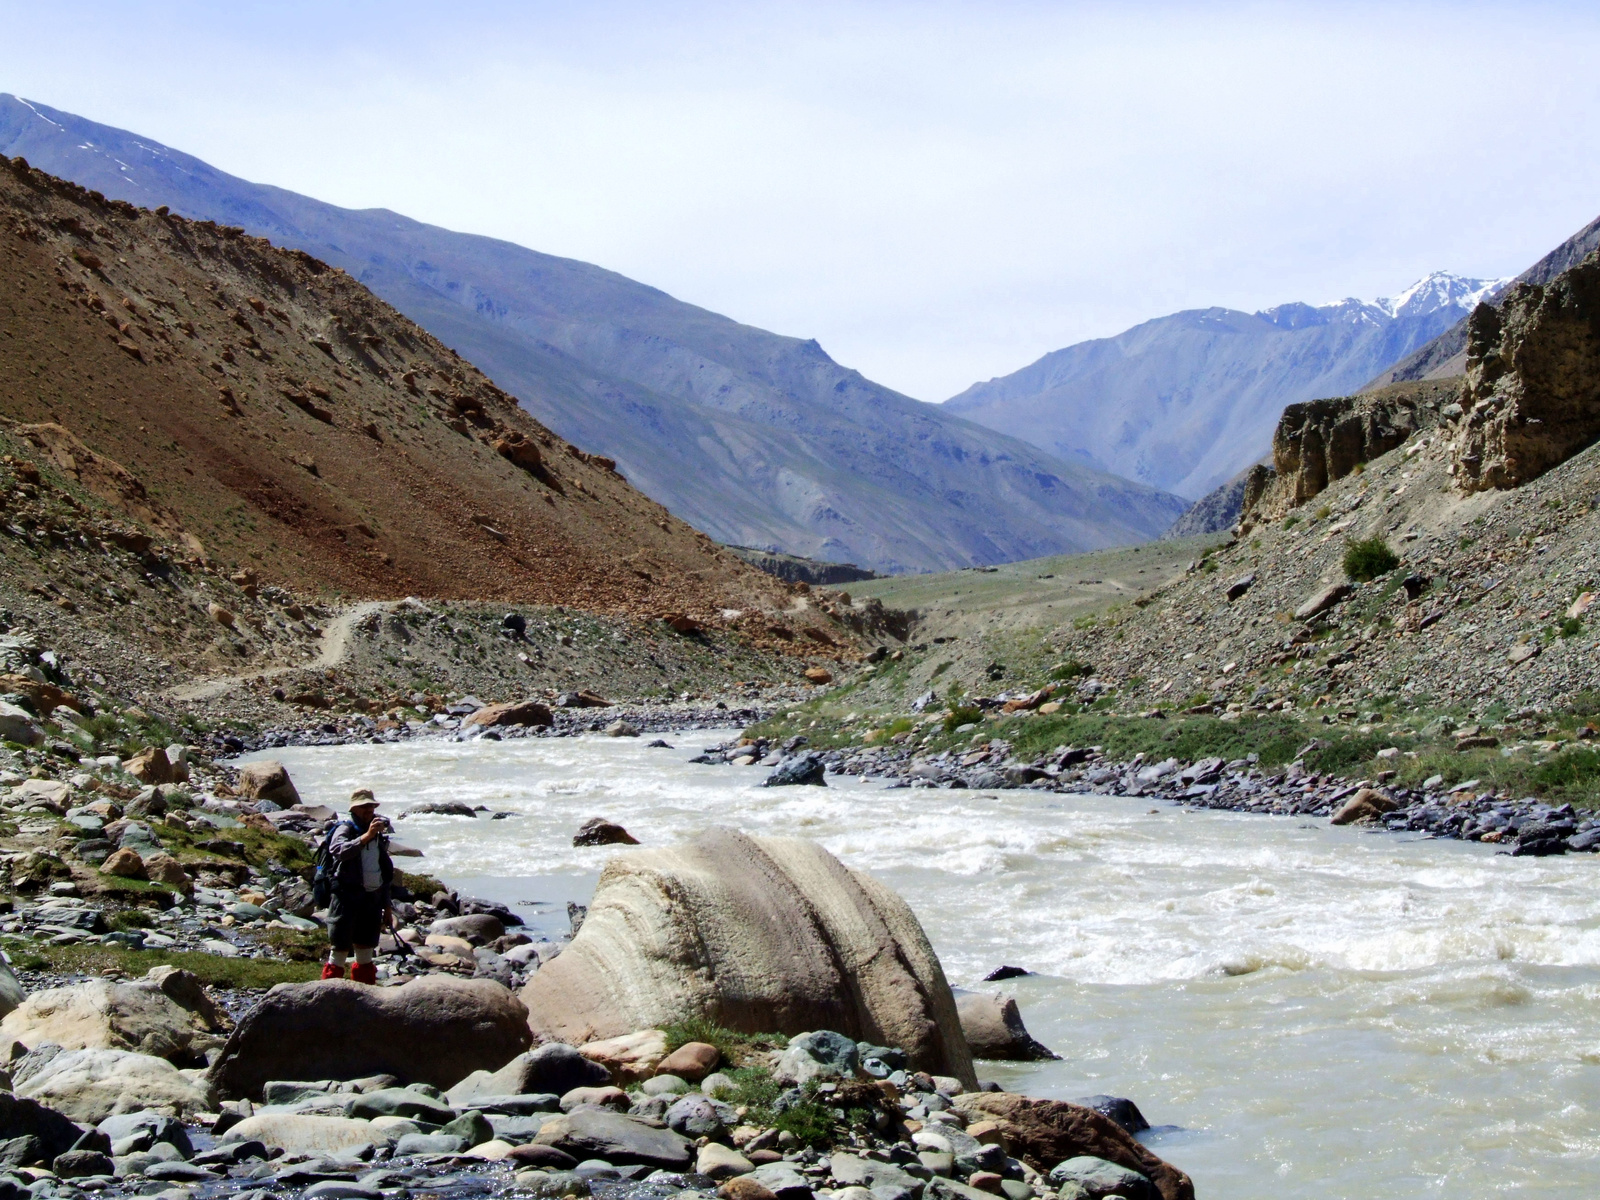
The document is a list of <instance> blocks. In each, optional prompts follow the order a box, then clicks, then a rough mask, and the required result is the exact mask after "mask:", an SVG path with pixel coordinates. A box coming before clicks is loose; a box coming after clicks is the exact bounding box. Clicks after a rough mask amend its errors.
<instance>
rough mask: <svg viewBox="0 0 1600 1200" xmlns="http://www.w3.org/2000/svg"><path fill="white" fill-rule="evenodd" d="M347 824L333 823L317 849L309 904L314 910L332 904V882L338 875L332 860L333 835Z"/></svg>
mask: <svg viewBox="0 0 1600 1200" xmlns="http://www.w3.org/2000/svg"><path fill="white" fill-rule="evenodd" d="M349 824H350V822H349V821H335V822H334V823H333V824H332V825H330V826H329V827H328V833H327V836H326V837H324V838H323V839H322V844H321V845H320V846H318V847H317V856H316V864H317V870H316V874H315V875H313V876H312V878H311V903H312V905H313V906H314V907H316V908H327V907H328V905H330V904H332V903H333V881H334V877H335V876H336V875H337V874H338V873H339V864H338V863H336V862H334V860H333V851H332V846H333V835H334V834H335V833H337V832H338V831H339V826H341V825H349Z"/></svg>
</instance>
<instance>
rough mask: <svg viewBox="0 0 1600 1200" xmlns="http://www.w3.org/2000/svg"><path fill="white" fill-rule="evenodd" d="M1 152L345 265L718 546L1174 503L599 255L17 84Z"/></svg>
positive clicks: (1165, 513) (887, 541) (968, 528)
mask: <svg viewBox="0 0 1600 1200" xmlns="http://www.w3.org/2000/svg"><path fill="white" fill-rule="evenodd" d="M0 151H3V152H6V153H11V154H21V155H25V156H26V157H27V158H28V159H29V160H30V161H32V162H34V163H35V164H38V165H42V166H44V167H45V168H46V169H48V170H51V171H53V172H55V173H57V174H59V175H62V176H65V177H68V178H71V179H74V180H76V181H78V182H79V183H82V184H84V185H86V186H90V187H94V188H97V189H99V190H100V191H102V192H104V193H105V194H106V195H108V196H113V197H117V198H122V199H127V200H132V201H136V202H138V203H141V204H144V205H148V206H152V207H154V206H157V205H170V206H171V207H172V208H173V209H174V210H176V211H177V212H180V213H184V214H186V215H188V216H192V217H198V218H207V219H212V220H218V221H222V222H225V223H227V224H229V225H237V226H240V227H242V228H244V229H247V230H248V231H250V232H251V233H253V234H258V235H263V236H266V237H269V238H271V239H272V240H273V241H274V242H275V243H277V244H279V245H283V246H292V247H297V248H299V249H301V250H304V251H308V252H310V253H312V254H315V255H316V256H317V257H318V258H320V259H322V260H324V261H327V262H329V263H333V264H336V265H338V266H340V267H343V268H345V269H346V270H348V271H349V272H350V273H351V274H352V275H353V276H354V277H356V278H357V279H359V280H360V281H361V282H362V283H364V284H366V285H367V286H369V287H371V288H372V289H373V291H375V292H377V293H378V294H379V295H381V296H382V297H383V298H384V299H385V300H387V301H388V302H389V303H391V304H393V305H395V306H396V307H397V308H398V309H400V310H401V311H403V312H404V313H406V314H407V315H408V316H409V317H411V318H412V319H413V320H415V321H416V322H417V323H418V324H420V325H422V326H423V327H424V328H426V329H428V330H430V331H431V332H432V333H433V334H435V335H437V336H438V337H439V338H440V339H442V340H443V341H444V342H445V343H446V344H448V345H450V346H452V347H454V348H455V349H456V350H459V351H460V352H461V353H462V354H464V355H465V356H467V357H468V358H470V359H471V360H472V361H473V362H475V363H477V364H478V365H479V366H481V367H482V368H483V369H484V370H486V371H488V372H489V373H490V374H491V375H492V376H493V377H494V379H495V380H496V381H498V382H499V383H500V384H501V385H502V386H503V387H505V388H507V389H509V390H511V391H513V392H515V393H516V394H517V396H518V397H519V398H520V400H521V402H522V403H523V404H524V405H525V406H526V407H527V408H528V409H529V410H530V411H531V412H533V413H534V414H535V415H536V416H538V417H539V418H540V419H541V420H542V421H544V422H545V423H546V424H547V425H548V426H549V427H550V428H552V429H555V430H557V431H558V432H559V433H561V434H562V435H563V436H565V437H568V438H571V439H573V440H574V441H577V442H579V443H581V444H582V445H584V446H587V447H590V448H591V449H594V450H597V451H599V452H602V453H604V454H606V455H609V456H610V457H612V458H614V459H615V460H616V461H617V462H618V464H619V465H620V468H621V470H622V472H623V473H624V474H625V475H626V476H627V477H628V478H629V479H630V480H632V481H633V482H634V483H635V484H636V485H637V486H638V487H639V488H640V489H641V490H642V491H643V492H644V493H645V494H647V495H649V496H651V497H654V498H655V499H656V500H659V501H661V502H662V503H664V504H666V505H667V506H668V507H670V508H671V509H672V511H673V512H675V513H677V514H679V515H680V516H682V517H683V518H684V519H686V520H688V521H689V522H690V523H692V524H693V525H694V526H696V527H697V528H699V529H702V530H704V531H705V532H706V533H708V534H710V535H711V536H713V537H715V538H717V539H718V540H719V541H723V542H727V543H731V544H736V545H759V546H771V547H774V548H776V549H780V550H783V551H787V552H790V553H794V554H799V555H804V556H807V557H811V558H821V559H826V560H830V561H845V560H848V561H852V562H856V563H860V564H862V565H863V566H866V567H869V568H871V569H873V570H878V571H906V570H913V571H919V570H938V569H944V568H949V567H959V566H965V565H968V564H971V563H989V562H1003V561H1009V560H1012V559H1019V558H1030V557H1036V556H1038V555H1043V554H1051V553H1062V552H1068V551H1074V550H1084V549H1091V548H1095V547H1102V546H1112V545H1122V544H1126V543H1129V542H1137V541H1143V540H1145V539H1148V538H1151V537H1154V536H1155V535H1156V534H1158V533H1160V532H1161V530H1162V529H1164V528H1165V527H1166V526H1168V525H1170V524H1171V523H1172V521H1173V519H1174V518H1175V517H1176V516H1177V515H1178V513H1179V512H1180V511H1181V510H1182V507H1183V505H1182V501H1180V500H1179V499H1177V498H1176V497H1173V496H1171V495H1168V494H1166V493H1164V492H1162V491H1159V490H1157V489H1155V488H1151V487H1149V486H1146V485H1143V484H1138V483H1133V482H1130V481H1128V480H1125V479H1120V478H1117V477H1115V476H1112V475H1108V474H1105V473H1103V472H1102V471H1099V470H1093V469H1089V468H1087V467H1084V466H1082V465H1079V464H1077V463H1069V462H1064V461H1062V460H1060V459H1058V458H1054V457H1052V456H1051V455H1050V454H1048V453H1045V452H1042V451H1040V450H1038V449H1036V448H1035V447H1033V446H1030V445H1028V444H1027V443H1025V442H1023V441H1018V440H1014V439H1012V438H1010V437H1006V436H1003V435H1001V434H997V433H995V432H994V431H992V430H988V429H984V428H982V427H981V426H978V425H973V424H971V423H969V422H967V421H964V420H961V419H959V418H957V417H955V416H953V415H952V414H951V413H949V412H945V411H942V410H941V409H940V408H939V407H938V406H935V405H928V404H922V403H919V402H917V401H915V400H911V399H910V398H908V397H905V396H902V395H899V394H898V393H896V392H893V391H890V390H889V389H887V388H884V387H882V386H880V385H878V384H875V383H873V382H872V381H871V380H868V379H865V378H863V377H862V376H861V375H860V374H858V373H857V372H855V371H851V370H848V369H847V368H844V367H841V366H840V365H839V364H837V363H835V362H833V360H832V359H830V358H829V357H828V356H827V354H826V353H824V352H823V350H822V348H821V347H820V346H818V345H817V344H816V343H815V342H814V341H803V340H800V339H797V338H788V337H780V336H778V335H776V334H772V333H768V332H766V331H764V330H760V329H755V328H752V327H750V326H747V325H741V324H739V323H737V322H735V321H731V320H729V319H728V318H726V317H722V316H719V315H717V314H715V313H711V312H707V311H706V310H704V309H700V308H696V307H694V306H693V305H689V304H684V303H682V302H681V301H678V300H675V299H673V298H672V297H670V296H668V295H666V294H665V293H663V292H660V291H658V290H656V289H654V288H650V287H646V286H644V285H642V284H639V283H635V282H634V281H632V280H629V279H626V278H624V277H623V276H620V275H617V274H614V273H612V272H609V271H605V270H602V269H600V268H598V267H594V266H590V265H589V264H586V263H581V262H574V261H572V260H570V259H561V258H555V257H552V256H550V255H544V254H538V253H536V252H534V251H531V250H527V249H524V248H522V247H520V246H515V245H511V244H509V243H505V242H500V241H495V240H493V239H489V238H483V237H475V236H470V235H466V234H458V233H452V232H450V231H448V230H443V229H438V228H435V227H432V226H428V225H423V224H421V223H419V222H416V221H412V220H410V219H408V218H405V217H403V216H400V215H398V214H396V213H392V212H388V211H386V210H381V209H376V210H367V211H361V212H355V211H350V210H347V209H340V208H336V207H334V206H332V205H327V204H322V203H320V202H317V201H315V200H311V199H308V198H306V197H303V196H298V195H296V194H294V193H292V192H287V191H284V190H282V189H279V188H272V187H266V186H262V185H257V184H251V183H247V182H245V181H243V180H240V179H236V178H234V177H233V176H230V175H226V174H224V173H222V172H220V171H217V170H216V169H214V168H212V167H210V166H208V165H207V164H205V163H203V162H200V161H199V160H197V159H194V158H191V157H190V156H188V155H184V154H181V153H178V152H176V151H173V150H170V149H168V148H167V147H164V146H161V145H159V144H158V143H155V142H152V141H150V140H148V139H144V138H138V137H135V136H134V135H132V134H129V133H126V132H123V131H121V130H117V129H113V128H110V127H108V126H104V125H97V124H95V123H93V122H90V121H85V120H83V119H81V118H78V117H74V116H72V115H71V114H68V113H62V112H59V111H57V110H54V109H50V108H47V107H45V106H43V105H33V104H28V103H25V102H23V101H21V100H18V99H16V98H14V97H10V96H0Z"/></svg>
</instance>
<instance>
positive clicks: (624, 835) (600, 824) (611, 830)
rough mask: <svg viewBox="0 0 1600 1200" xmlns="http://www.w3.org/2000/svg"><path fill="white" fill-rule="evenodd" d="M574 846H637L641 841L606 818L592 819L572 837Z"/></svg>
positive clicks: (579, 827) (581, 826)
mask: <svg viewBox="0 0 1600 1200" xmlns="http://www.w3.org/2000/svg"><path fill="white" fill-rule="evenodd" d="M572 844H573V845H574V846H637V845H638V844H639V839H638V838H636V837H634V836H633V834H631V833H629V832H628V831H627V830H626V829H624V828H623V827H622V826H621V825H618V824H617V823H616V822H615V821H608V820H606V819H605V818H604V817H590V818H589V819H588V820H587V821H585V822H584V823H583V824H582V825H580V826H578V832H577V833H575V834H573V835H572Z"/></svg>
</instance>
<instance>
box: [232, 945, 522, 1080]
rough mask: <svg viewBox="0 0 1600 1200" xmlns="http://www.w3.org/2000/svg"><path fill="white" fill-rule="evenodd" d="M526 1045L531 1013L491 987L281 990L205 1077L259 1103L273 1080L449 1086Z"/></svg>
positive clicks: (332, 984) (319, 985)
mask: <svg viewBox="0 0 1600 1200" xmlns="http://www.w3.org/2000/svg"><path fill="white" fill-rule="evenodd" d="M532 1040H533V1039H532V1036H531V1034H530V1032H529V1029H528V1014H527V1009H525V1008H524V1007H523V1005H522V1003H521V1002H520V1001H519V1000H518V999H517V998H516V997H515V996H514V995H512V993H511V992H510V991H508V990H507V989H506V988H504V987H502V986H501V985H500V984H498V983H494V982H491V981H490V980H487V979H453V978H450V977H449V976H444V975H425V976H422V977H421V978H418V979H413V980H412V981H410V982H409V983H406V984H402V985H401V986H400V987H393V988H374V987H367V986H365V985H363V984H359V983H351V982H348V981H346V980H324V981H320V982H316V983H290V984H279V985H278V986H277V987H274V988H273V989H272V990H271V991H270V992H268V993H267V994H266V996H265V997H263V998H262V1000H261V1002H260V1003H259V1004H258V1005H257V1006H256V1007H255V1008H254V1009H252V1010H251V1011H250V1012H249V1013H248V1014H247V1015H246V1016H245V1017H244V1019H243V1020H241V1021H240V1022H239V1026H238V1028H237V1029H235V1030H234V1031H233V1035H232V1036H231V1037H230V1038H229V1039H228V1043H227V1045H226V1046H225V1047H224V1048H223V1051H222V1055H221V1057H220V1058H219V1059H218V1060H217V1062H216V1063H215V1064H214V1065H213V1066H212V1068H211V1077H212V1079H213V1080H214V1081H215V1083H216V1085H217V1087H218V1088H219V1089H220V1090H221V1092H222V1093H223V1094H224V1095H226V1096H230V1097H231V1096H249V1097H254V1096H259V1095H260V1093H261V1085H262V1084H264V1083H266V1082H267V1080H269V1079H305V1078H334V1079H362V1078H365V1077H367V1076H370V1075H380V1074H390V1075H395V1076H398V1077H399V1078H400V1079H402V1080H405V1081H407V1082H411V1083H429V1084H432V1085H433V1086H434V1087H439V1088H448V1087H451V1086H452V1085H454V1084H456V1083H459V1082H460V1081H461V1080H462V1079H464V1078H465V1077H466V1076H468V1075H470V1074H471V1073H472V1072H473V1071H475V1070H480V1069H482V1070H492V1069H494V1068H495V1067H497V1066H500V1065H502V1064H505V1063H507V1061H508V1060H510V1059H513V1058H515V1057H516V1056H517V1055H519V1054H520V1053H522V1052H523V1051H524V1050H526V1049H527V1048H528V1044H529V1043H530V1042H531V1041H532ZM494 1090H495V1091H496V1092H497V1093H499V1094H504V1095H509V1094H515V1093H518V1092H530V1091H548V1090H551V1089H547V1088H529V1087H497V1088H495V1089H494Z"/></svg>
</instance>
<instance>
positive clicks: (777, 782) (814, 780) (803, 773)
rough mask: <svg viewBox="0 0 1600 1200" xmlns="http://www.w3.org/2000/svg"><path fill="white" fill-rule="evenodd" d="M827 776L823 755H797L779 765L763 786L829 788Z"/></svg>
mask: <svg viewBox="0 0 1600 1200" xmlns="http://www.w3.org/2000/svg"><path fill="white" fill-rule="evenodd" d="M825 776H826V771H825V769H824V766H823V762H822V755H820V754H816V753H808V754H797V755H795V756H794V757H793V758H789V759H785V760H784V761H783V762H781V763H779V764H778V766H777V769H776V770H774V771H773V772H772V774H771V775H768V776H767V779H766V782H765V783H763V784H762V785H761V786H762V787H796V786H799V785H804V784H809V785H811V786H814V787H827V786H828V781H827V779H826V777H825Z"/></svg>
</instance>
